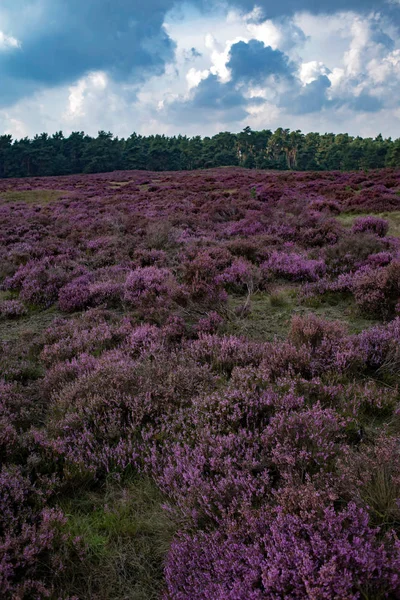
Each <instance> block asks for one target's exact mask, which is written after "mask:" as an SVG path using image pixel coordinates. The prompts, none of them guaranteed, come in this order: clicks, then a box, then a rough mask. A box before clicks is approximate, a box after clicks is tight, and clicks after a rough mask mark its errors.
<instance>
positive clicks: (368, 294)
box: [352, 261, 400, 319]
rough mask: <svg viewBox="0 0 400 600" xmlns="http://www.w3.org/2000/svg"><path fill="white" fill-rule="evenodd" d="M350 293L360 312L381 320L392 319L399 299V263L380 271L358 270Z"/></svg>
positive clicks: (393, 262) (392, 263) (370, 269)
mask: <svg viewBox="0 0 400 600" xmlns="http://www.w3.org/2000/svg"><path fill="white" fill-rule="evenodd" d="M352 291H353V294H354V298H355V301H356V304H357V306H358V307H359V308H360V310H361V311H362V312H364V313H366V314H370V315H374V316H378V317H381V318H383V319H388V318H391V317H394V316H395V314H396V307H397V303H398V301H399V297H400V261H392V262H391V263H390V264H389V265H388V266H386V267H383V268H380V269H373V268H368V267H366V268H365V269H360V270H359V271H358V272H357V273H356V274H355V275H354V278H353V283H352Z"/></svg>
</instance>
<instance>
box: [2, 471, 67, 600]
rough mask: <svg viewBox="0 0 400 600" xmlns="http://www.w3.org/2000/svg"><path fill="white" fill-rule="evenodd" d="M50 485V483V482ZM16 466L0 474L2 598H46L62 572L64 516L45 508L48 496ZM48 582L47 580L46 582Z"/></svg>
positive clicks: (44, 490)
mask: <svg viewBox="0 0 400 600" xmlns="http://www.w3.org/2000/svg"><path fill="white" fill-rule="evenodd" d="M49 484H50V482H49ZM49 495H50V494H49V490H48V489H47V490H46V487H43V488H42V489H40V482H37V483H36V485H32V483H31V482H30V481H29V478H27V477H26V476H24V475H23V473H22V470H21V469H20V468H17V467H5V466H3V467H2V468H1V471H0V592H1V595H2V597H3V598H43V597H44V598H46V597H49V596H50V595H51V584H50V585H49V580H50V581H51V577H52V576H53V575H54V573H55V572H56V571H59V570H61V569H62V566H63V565H62V562H61V553H60V546H61V544H62V543H63V541H64V540H63V538H62V534H61V526H62V525H64V524H65V517H64V516H63V515H62V513H61V512H60V511H58V510H55V509H51V508H48V507H46V501H47V498H48V496H49ZM46 580H47V581H46Z"/></svg>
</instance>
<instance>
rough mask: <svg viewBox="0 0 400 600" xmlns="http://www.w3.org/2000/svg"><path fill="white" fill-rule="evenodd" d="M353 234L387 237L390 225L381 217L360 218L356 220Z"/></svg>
mask: <svg viewBox="0 0 400 600" xmlns="http://www.w3.org/2000/svg"><path fill="white" fill-rule="evenodd" d="M351 230H352V232H353V233H363V232H366V233H374V234H376V235H377V236H379V237H385V235H386V234H387V232H388V231H389V223H388V221H386V220H385V219H380V218H379V217H371V216H369V217H358V218H357V219H355V220H354V223H353V226H352V228H351Z"/></svg>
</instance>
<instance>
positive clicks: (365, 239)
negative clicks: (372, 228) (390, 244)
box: [324, 232, 385, 275]
mask: <svg viewBox="0 0 400 600" xmlns="http://www.w3.org/2000/svg"><path fill="white" fill-rule="evenodd" d="M384 250H385V246H384V244H383V241H382V240H381V239H379V238H377V237H376V236H374V235H371V234H370V233H365V232H363V233H353V234H348V235H346V236H344V237H342V238H341V239H340V240H339V241H338V243H337V244H335V245H333V246H328V247H327V248H325V252H324V255H325V262H326V266H327V270H328V273H329V274H331V275H338V274H340V273H348V272H349V271H353V270H355V269H358V268H359V267H361V266H362V265H363V264H365V263H366V261H368V257H369V256H371V255H372V254H379V253H380V252H382V251H384Z"/></svg>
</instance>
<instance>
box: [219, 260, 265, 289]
mask: <svg viewBox="0 0 400 600" xmlns="http://www.w3.org/2000/svg"><path fill="white" fill-rule="evenodd" d="M259 280H260V275H259V272H258V269H256V268H255V267H254V265H252V264H251V263H250V262H248V261H247V260H244V259H241V258H239V259H236V260H234V261H233V262H232V264H231V266H230V267H228V268H227V269H225V271H223V272H222V273H221V274H220V275H217V277H216V278H215V281H216V283H217V284H222V285H225V286H226V288H227V289H228V290H231V291H233V292H243V291H248V292H253V291H254V290H255V289H256V288H257V286H258V283H259Z"/></svg>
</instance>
